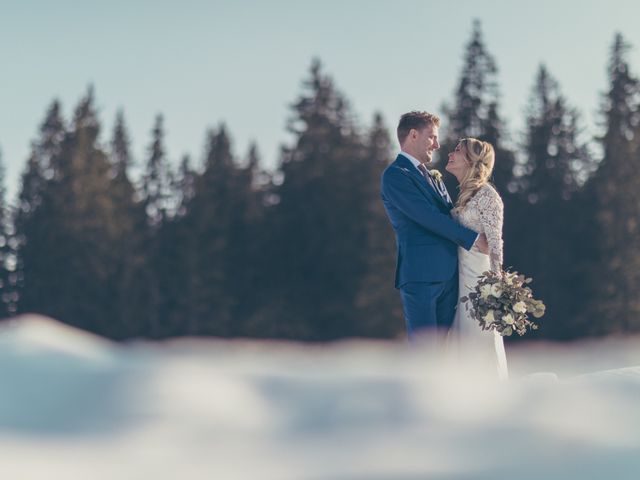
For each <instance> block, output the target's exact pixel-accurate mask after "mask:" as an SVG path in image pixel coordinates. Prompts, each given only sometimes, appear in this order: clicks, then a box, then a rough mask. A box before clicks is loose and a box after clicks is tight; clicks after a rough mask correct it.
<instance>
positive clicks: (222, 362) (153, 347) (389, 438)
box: [0, 316, 640, 480]
mask: <svg viewBox="0 0 640 480" xmlns="http://www.w3.org/2000/svg"><path fill="white" fill-rule="evenodd" d="M639 347H640V338H635V339H626V340H621V339H618V340H608V341H602V340H600V341H592V342H589V343H585V344H573V345H566V344H565V345H551V344H535V345H533V344H530V345H525V346H519V347H518V348H515V347H512V348H508V355H509V359H510V370H511V371H510V373H511V380H510V381H509V382H506V383H498V382H496V381H495V380H493V379H492V378H491V377H488V376H487V375H485V374H484V373H483V372H480V371H474V370H473V369H472V368H470V367H469V366H466V367H464V368H463V367H461V366H452V365H449V366H445V365H442V364H440V363H439V362H438V359H437V358H436V357H435V356H434V355H430V354H429V352H424V351H423V350H424V349H421V348H420V345H415V346H412V347H409V346H407V345H406V344H404V343H402V342H372V341H348V342H338V343H334V344H329V345H302V344H293V343H284V342H256V341H221V340H195V339H182V340H174V341H171V342H164V343H148V342H139V343H133V344H128V345H118V344H113V343H110V342H108V341H105V340H102V339H99V338H96V337H94V336H92V335H90V334H87V333H84V332H81V331H78V330H75V329H73V328H70V327H68V326H65V325H63V324H60V323H58V322H56V321H54V320H51V319H47V318H44V317H37V316H24V317H19V318H17V319H15V320H11V321H5V322H3V323H2V324H0V478H2V479H58V478H60V479H82V480H85V479H92V480H93V479H152V480H156V479H174V478H181V479H183V478H184V479H222V480H226V479H252V480H253V479H256V480H263V479H264V480H268V479H285V480H286V479H291V480H304V479H332V480H341V479H345V480H346V479H349V480H351V479H353V480H355V479H358V480H364V479H374V480H378V479H380V480H381V479H390V480H391V479H393V480H406V479H503V478H504V479H516V478H517V479H540V478H553V479H555V478H558V479H581V480H582V479H592V478H593V479H596V478H602V479H604V478H612V479H627V478H628V479H637V478H640V348H639ZM544 372H555V374H556V375H557V377H556V376H555V375H554V374H550V373H544Z"/></svg>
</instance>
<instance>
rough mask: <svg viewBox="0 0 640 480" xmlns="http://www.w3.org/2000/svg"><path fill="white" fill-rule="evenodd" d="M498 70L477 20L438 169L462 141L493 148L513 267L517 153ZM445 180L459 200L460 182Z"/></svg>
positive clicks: (507, 258)
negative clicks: (510, 136)
mask: <svg viewBox="0 0 640 480" xmlns="http://www.w3.org/2000/svg"><path fill="white" fill-rule="evenodd" d="M497 75H498V68H497V64H496V61H495V60H494V58H493V56H492V55H491V54H490V53H489V51H488V49H487V47H486V45H485V42H484V39H483V36H482V31H481V25H480V22H479V21H478V20H475V21H474V23H473V31H472V34H471V40H470V41H469V43H467V45H466V48H465V55H464V64H463V67H462V71H461V74H460V80H459V82H458V87H457V89H456V92H455V98H454V101H453V106H448V105H445V106H444V107H443V109H444V111H445V116H446V120H445V125H444V129H443V130H444V135H443V140H442V142H441V148H440V151H439V162H438V168H439V169H440V170H441V171H442V172H443V173H444V172H445V169H444V166H445V165H446V162H447V154H448V153H449V152H451V151H453V149H454V148H455V146H456V144H457V143H458V141H459V140H460V139H461V138H465V137H475V138H479V139H480V140H484V141H486V142H489V143H491V144H492V145H493V147H494V149H495V154H496V156H495V166H494V171H493V175H492V178H491V181H492V183H493V184H494V185H495V187H496V189H497V190H498V192H499V193H500V195H501V196H502V199H503V202H504V205H505V211H504V220H505V227H504V232H503V237H504V240H505V265H506V266H514V262H513V260H514V259H513V258H512V254H511V252H512V249H513V248H514V247H515V245H516V238H517V236H518V235H517V229H518V224H517V222H516V219H517V217H518V215H519V214H518V205H517V202H516V199H514V198H512V193H513V192H514V191H515V187H516V185H515V177H514V166H515V154H514V152H513V151H512V150H511V149H510V148H508V147H507V146H506V140H507V134H506V126H505V124H504V121H503V120H502V118H501V116H500V114H499V111H500V104H499V88H498V80H497ZM444 180H445V183H446V185H447V189H448V190H449V193H450V194H451V196H452V198H453V199H454V201H455V199H456V198H457V191H458V188H457V182H456V180H455V178H453V176H452V175H449V174H448V173H445V175H444Z"/></svg>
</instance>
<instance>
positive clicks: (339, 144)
mask: <svg viewBox="0 0 640 480" xmlns="http://www.w3.org/2000/svg"><path fill="white" fill-rule="evenodd" d="M304 87H305V92H304V93H303V94H302V95H301V96H300V97H299V99H298V100H297V101H296V102H295V104H294V105H293V107H292V110H293V116H292V118H291V120H290V122H289V131H290V132H291V133H292V134H293V135H294V139H293V141H292V142H291V144H290V146H288V147H286V148H284V149H283V154H282V161H281V164H280V168H279V172H278V175H279V176H280V178H281V179H282V182H281V183H280V184H279V185H278V186H277V188H276V189H275V191H274V194H275V199H276V201H277V204H276V205H275V206H274V207H273V208H272V209H271V212H270V213H271V218H270V223H271V225H273V235H272V242H271V246H270V248H269V258H270V259H271V260H272V266H271V268H270V271H271V272H272V284H271V287H272V288H273V293H272V294H271V295H269V297H270V299H271V304H270V305H269V309H270V311H271V319H272V323H271V324H270V326H269V328H270V330H268V333H269V334H270V335H274V336H283V337H293V338H298V339H307V340H322V339H330V338H336V337H338V336H343V335H350V334H353V333H354V327H355V322H354V319H355V317H356V316H357V311H356V309H355V296H356V295H357V292H358V290H359V286H360V282H361V281H362V277H363V275H364V272H365V268H366V266H365V261H366V259H365V258H364V252H363V251H362V248H361V246H362V245H363V244H364V243H365V238H366V227H365V225H366V212H367V208H368V204H367V196H366V195H365V194H364V193H363V191H362V185H363V183H364V182H365V180H364V179H363V178H361V177H362V176H363V171H364V170H363V169H365V170H366V169H367V168H370V166H367V165H366V161H367V160H368V159H365V158H364V154H363V153H364V148H363V146H362V141H361V139H360V137H359V135H358V133H357V131H356V128H355V125H354V122H353V119H352V118H351V113H350V109H349V107H348V105H347V102H346V100H345V99H344V97H343V96H342V94H341V93H339V92H338V91H337V90H336V89H335V87H334V85H333V82H332V80H331V79H330V78H329V77H328V76H326V75H325V74H324V73H323V72H322V69H321V65H320V62H319V61H314V62H313V64H312V67H311V72H310V78H309V79H308V80H307V81H305V83H304Z"/></svg>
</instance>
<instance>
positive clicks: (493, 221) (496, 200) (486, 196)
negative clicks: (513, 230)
mask: <svg viewBox="0 0 640 480" xmlns="http://www.w3.org/2000/svg"><path fill="white" fill-rule="evenodd" d="M478 196H479V197H478V210H479V212H480V221H481V222H482V228H483V229H484V234H485V235H486V236H487V241H488V243H489V257H490V260H491V270H492V271H494V272H499V271H500V270H501V269H502V258H503V253H502V248H503V242H502V224H503V219H504V205H503V203H502V199H501V198H500V195H498V192H496V191H495V190H494V189H493V188H491V187H489V188H483V189H482V190H481V191H480V192H478Z"/></svg>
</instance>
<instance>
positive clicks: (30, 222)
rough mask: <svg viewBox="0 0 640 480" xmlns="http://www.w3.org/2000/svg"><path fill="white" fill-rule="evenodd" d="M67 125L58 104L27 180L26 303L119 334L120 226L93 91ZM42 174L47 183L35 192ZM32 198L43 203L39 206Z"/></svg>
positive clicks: (24, 208) (22, 217)
mask: <svg viewBox="0 0 640 480" xmlns="http://www.w3.org/2000/svg"><path fill="white" fill-rule="evenodd" d="M60 125H61V122H60V119H59V112H58V111H57V108H56V105H54V108H52V109H51V110H50V111H49V113H48V116H47V119H46V120H45V123H44V125H43V127H42V128H41V136H42V138H41V140H40V141H39V142H37V145H36V148H35V151H34V155H33V157H32V160H31V161H30V167H29V170H28V171H27V174H26V175H25V176H24V177H23V191H22V193H21V207H20V208H21V211H20V214H19V216H18V217H19V218H18V219H19V221H18V222H17V225H20V227H21V229H19V230H18V231H19V233H20V234H21V237H22V238H21V240H23V241H21V243H22V245H23V248H22V251H21V262H22V265H23V268H22V270H23V274H24V289H23V292H22V293H23V301H22V302H21V303H22V306H21V308H26V309H29V310H33V311H39V312H42V313H45V314H48V315H51V316H53V317H55V318H58V319H60V320H62V321H65V322H68V323H70V324H72V325H76V326H79V327H81V328H86V329H88V330H91V331H94V332H96V333H100V334H102V335H107V336H112V335H113V334H114V325H113V324H114V321H113V315H114V310H113V302H112V299H111V297H110V292H111V289H110V286H109V282H110V280H111V279H112V278H113V268H114V265H115V264H116V257H115V253H114V252H113V249H112V246H113V241H114V238H115V236H116V234H117V229H118V225H117V222H116V218H115V216H114V203H113V200H112V198H111V195H110V191H109V187H110V178H109V170H110V165H109V162H108V159H107V156H106V154H105V153H104V152H103V151H102V150H101V148H100V146H99V144H98V135H99V131H100V125H99V121H98V118H97V115H96V111H95V106H94V96H93V90H92V89H89V91H88V93H87V95H86V96H85V97H84V98H82V99H81V101H80V102H79V104H78V106H77V108H76V110H75V114H74V119H73V123H72V126H71V129H70V130H69V131H66V132H65V131H64V130H61V129H60ZM61 137H62V139H61V141H58V139H60V138H61ZM52 139H55V140H52ZM42 171H44V179H45V182H44V184H43V187H44V188H42V190H41V191H37V190H36V189H33V190H31V187H32V186H33V184H36V185H37V184H38V182H40V181H41V179H42V177H41V172H42ZM25 180H28V181H25ZM36 180H37V181H36ZM38 197H39V199H40V201H41V203H40V204H39V205H38V204H37V201H38ZM31 201H35V202H36V207H35V209H34V210H32V209H31V205H29V202H31Z"/></svg>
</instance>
